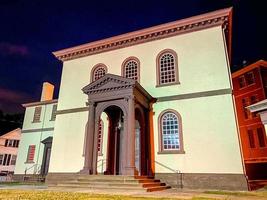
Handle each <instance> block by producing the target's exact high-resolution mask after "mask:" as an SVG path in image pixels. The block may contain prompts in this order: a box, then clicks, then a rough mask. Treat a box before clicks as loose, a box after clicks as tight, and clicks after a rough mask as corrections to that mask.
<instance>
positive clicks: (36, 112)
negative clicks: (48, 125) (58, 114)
mask: <svg viewBox="0 0 267 200" xmlns="http://www.w3.org/2000/svg"><path fill="white" fill-rule="evenodd" d="M41 112H42V107H41V106H39V107H36V108H35V110H34V116H33V122H40V118H41Z"/></svg>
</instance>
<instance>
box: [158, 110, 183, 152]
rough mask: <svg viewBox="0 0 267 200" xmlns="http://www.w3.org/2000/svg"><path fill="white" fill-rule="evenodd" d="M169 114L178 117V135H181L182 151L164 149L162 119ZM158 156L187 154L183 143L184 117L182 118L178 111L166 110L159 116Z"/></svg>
mask: <svg viewBox="0 0 267 200" xmlns="http://www.w3.org/2000/svg"><path fill="white" fill-rule="evenodd" d="M168 112H171V113H173V114H175V115H176V117H177V120H178V126H179V128H178V131H179V132H178V134H179V144H180V149H175V150H171V149H170V150H164V148H163V138H162V136H163V133H162V117H163V116H164V114H166V113H168ZM158 154H185V151H184V142H183V126H182V117H181V115H180V113H178V112H177V111H176V110H173V109H166V110H163V111H162V112H161V113H160V114H159V116H158Z"/></svg>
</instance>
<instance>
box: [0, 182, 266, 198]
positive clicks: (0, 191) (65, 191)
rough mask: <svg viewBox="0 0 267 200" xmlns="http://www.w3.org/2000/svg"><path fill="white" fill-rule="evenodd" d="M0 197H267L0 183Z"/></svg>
mask: <svg viewBox="0 0 267 200" xmlns="http://www.w3.org/2000/svg"><path fill="white" fill-rule="evenodd" d="M0 199H9V200H17V199H21V200H22V199H23V200H26V199H33V200H37V199H38V200H42V199H49V200H50V199H51V200H54V199H60V200H72V199H81V200H84V199H90V200H108V199H110V200H134V199H136V200H150V199H151V200H152V199H156V200H159V199H160V200H171V199H173V200H174V199H175V200H185V199H188V200H190V199H191V200H267V189H261V190H258V191H253V192H242V191H238V192H237V191H215V190H214V191H204V190H185V189H183V190H181V189H169V190H165V191H161V192H150V193H147V192H142V193H140V192H131V191H114V190H113V191H97V190H88V189H77V188H76V189H74V188H61V189H58V188H47V186H45V185H21V184H12V185H7V184H5V185H1V184H0Z"/></svg>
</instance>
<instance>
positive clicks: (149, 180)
mask: <svg viewBox="0 0 267 200" xmlns="http://www.w3.org/2000/svg"><path fill="white" fill-rule="evenodd" d="M138 182H139V183H154V182H160V180H159V179H139V180H138Z"/></svg>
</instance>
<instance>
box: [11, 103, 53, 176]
mask: <svg viewBox="0 0 267 200" xmlns="http://www.w3.org/2000/svg"><path fill="white" fill-rule="evenodd" d="M56 104H57V102H56V101H53V102H51V101H48V102H47V103H45V102H39V103H38V102H37V103H34V104H33V105H29V106H27V107H26V111H25V116H24V121H23V127H22V136H21V142H20V146H19V150H18V159H17V165H16V167H15V174H24V173H25V170H27V172H26V173H27V174H34V173H39V172H40V169H41V165H42V160H43V151H44V144H42V143H41V141H43V140H44V139H46V138H48V137H49V136H53V131H54V122H55V121H54V120H51V116H52V112H53V105H56ZM39 106H41V107H42V110H41V116H40V122H33V118H34V111H35V108H36V107H39ZM30 145H35V151H34V157H33V161H31V162H27V156H28V151H29V146H30Z"/></svg>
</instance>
